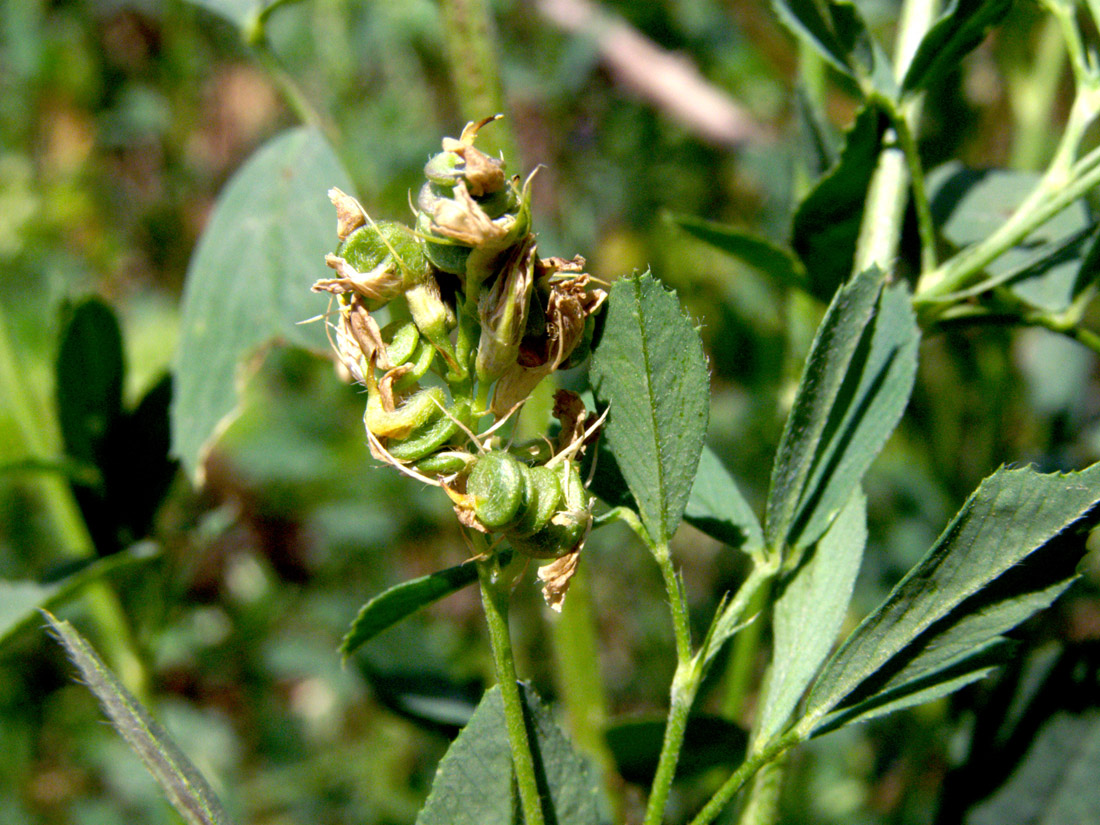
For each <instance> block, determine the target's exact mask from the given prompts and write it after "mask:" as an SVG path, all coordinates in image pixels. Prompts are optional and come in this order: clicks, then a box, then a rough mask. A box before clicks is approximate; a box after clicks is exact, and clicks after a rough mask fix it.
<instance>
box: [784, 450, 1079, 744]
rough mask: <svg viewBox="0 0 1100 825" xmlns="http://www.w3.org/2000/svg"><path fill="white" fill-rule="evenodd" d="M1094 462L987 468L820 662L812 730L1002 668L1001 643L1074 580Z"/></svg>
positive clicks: (810, 706) (811, 704)
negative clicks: (1038, 468) (904, 570)
mask: <svg viewBox="0 0 1100 825" xmlns="http://www.w3.org/2000/svg"><path fill="white" fill-rule="evenodd" d="M1097 503H1100V464H1094V465H1092V466H1091V467H1089V468H1088V469H1087V470H1084V471H1082V472H1080V473H1070V474H1065V475H1062V474H1056V473H1055V474H1050V475H1043V474H1041V473H1036V472H1035V471H1033V470H1030V469H1022V470H1004V469H1002V470H998V471H997V472H996V473H994V474H993V475H992V476H990V477H989V478H987V479H986V480H985V481H983V482H982V484H981V485H980V486H979V487H978V489H977V490H976V491H975V492H974V493H973V494H972V495H971V497H970V498H969V499H968V500H967V502H966V504H965V505H964V506H963V508H962V510H961V511H960V512H959V513H958V515H956V516H955V518H954V520H953V521H952V522H951V524H950V525H948V527H947V529H946V530H945V531H944V532H943V534H942V535H941V536H940V538H939V540H938V541H937V542H936V544H935V546H934V547H933V548H932V549H931V550H930V551H929V553H928V555H927V556H925V557H924V559H923V560H922V561H921V562H920V563H919V564H918V565H917V566H916V567H915V568H913V570H911V571H910V572H909V573H908V574H907V575H906V576H905V578H904V579H902V581H901V582H900V583H899V584H898V586H897V587H895V588H894V590H893V592H892V593H891V594H890V595H889V596H888V597H887V599H886V601H885V602H883V604H882V605H881V606H879V608H878V609H877V610H875V611H874V612H873V613H872V614H871V615H870V616H868V617H867V618H866V619H865V620H864V621H863V622H862V623H861V624H860V626H859V627H858V628H856V630H855V631H854V632H853V633H852V635H851V636H849V637H848V639H847V641H846V642H845V643H844V645H843V646H842V647H841V648H840V650H839V651H837V653H836V654H835V655H834V656H833V657H832V659H830V660H829V662H828V663H827V664H826V666H825V669H824V670H823V671H822V673H821V675H820V676H819V677H818V679H817V682H816V683H815V684H814V686H813V688H812V690H811V692H810V695H809V698H808V700H807V712H806V717H805V719H804V720H803V723H800V724H806V725H808V727H809V729H810V730H812V731H813V732H814V733H821V732H824V731H825V730H830V729H832V728H835V727H838V726H840V725H842V724H847V723H848V722H850V721H853V720H855V719H858V718H868V717H870V716H877V715H881V714H883V713H887V712H890V711H892V710H896V709H898V708H902V707H906V706H908V705H912V704H915V703H917V702H921V701H927V700H929V699H932V698H936V697H938V696H942V695H945V694H946V693H949V692H951V691H953V690H956V689H957V688H959V687H961V686H963V685H965V684H967V683H968V682H972V681H974V680H975V679H978V678H981V677H982V676H983V675H985V674H986V673H987V672H988V671H989V669H990V668H991V667H993V666H994V665H996V664H997V663H998V662H999V661H1002V660H1003V657H1004V655H1005V646H1006V644H1007V642H1006V640H1005V639H1004V637H1003V636H1002V635H1001V634H1003V633H1005V632H1007V631H1008V630H1010V629H1011V628H1013V627H1015V626H1016V625H1017V624H1019V623H1020V622H1022V621H1024V620H1025V619H1027V618H1028V617H1029V616H1031V615H1033V614H1034V613H1036V612H1038V611H1039V610H1041V609H1043V608H1044V607H1046V606H1047V605H1049V604H1050V603H1051V602H1052V601H1053V600H1054V599H1055V598H1057V597H1058V595H1059V594H1060V593H1061V592H1062V591H1063V590H1065V588H1066V587H1068V586H1069V584H1070V583H1071V582H1072V580H1073V578H1074V577H1075V575H1076V574H1075V568H1076V565H1077V563H1078V562H1079V560H1080V559H1081V556H1082V555H1083V553H1084V545H1085V538H1084V536H1081V535H1078V534H1077V533H1076V532H1075V531H1073V530H1071V528H1073V527H1074V526H1075V525H1078V524H1080V525H1081V526H1084V527H1088V526H1090V525H1091V524H1092V523H1093V522H1094V521H1095V520H1096V514H1095V508H1096V505H1097Z"/></svg>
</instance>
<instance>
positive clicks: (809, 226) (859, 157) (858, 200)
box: [791, 106, 886, 301]
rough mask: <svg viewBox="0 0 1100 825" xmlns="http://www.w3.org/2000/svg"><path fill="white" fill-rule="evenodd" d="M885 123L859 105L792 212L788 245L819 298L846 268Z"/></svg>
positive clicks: (870, 109) (826, 295) (852, 255)
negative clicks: (833, 157)
mask: <svg viewBox="0 0 1100 825" xmlns="http://www.w3.org/2000/svg"><path fill="white" fill-rule="evenodd" d="M885 127H886V118H885V117H883V116H882V114H881V113H880V112H879V111H878V109H876V108H874V107H870V106H868V107H865V108H863V109H861V110H860V112H859V114H858V115H857V116H856V119H855V122H854V123H853V124H852V126H851V128H850V129H849V130H848V132H847V134H846V136H845V144H844V148H843V149H842V150H841V153H840V159H839V160H838V161H837V163H836V164H835V165H834V166H833V167H832V169H830V170H829V172H828V174H826V175H825V176H824V177H823V178H821V179H820V180H819V181H818V182H817V184H816V185H815V186H814V188H813V189H812V190H811V191H810V193H809V194H808V195H807V196H806V197H805V199H803V201H802V203H801V204H799V206H798V209H797V210H796V211H795V215H794V221H793V224H792V227H791V245H792V246H793V247H794V251H795V252H797V253H798V255H799V257H800V258H801V259H802V264H803V266H804V267H805V269H806V271H807V272H808V273H809V287H808V291H809V292H810V294H811V295H813V296H814V297H816V298H819V299H820V300H822V301H828V300H829V299H830V298H831V297H832V295H833V293H834V292H836V290H837V288H838V287H839V286H840V285H841V284H842V283H844V281H845V280H847V278H848V276H849V274H850V273H851V271H852V262H853V260H854V259H855V252H856V240H857V238H858V237H859V230H860V226H861V224H862V222H863V205H864V203H865V202H866V200H867V189H868V187H869V186H870V185H871V176H872V175H873V174H874V171H875V165H876V163H877V160H878V155H879V150H880V149H881V148H882V135H883V133H884V129H885Z"/></svg>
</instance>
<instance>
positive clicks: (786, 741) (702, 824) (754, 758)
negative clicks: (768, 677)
mask: <svg viewBox="0 0 1100 825" xmlns="http://www.w3.org/2000/svg"><path fill="white" fill-rule="evenodd" d="M801 741H802V736H801V734H800V733H799V732H798V731H797V730H793V731H791V732H790V733H787V734H785V735H784V736H781V737H779V738H778V739H773V740H772V741H771V742H769V743H768V744H767V745H766V746H765V747H764V748H762V749H760V750H759V751H754V752H753V753H750V754H749V756H748V758H747V759H746V760H745V761H744V762H742V763H741V765H740V766H739V767H738V768H737V770H735V771H734V772H733V773H732V774H731V775H730V778H729V779H727V780H726V781H725V782H724V783H723V784H722V787H721V788H719V789H718V792H717V793H715V794H714V796H712V797H711V798H710V801H709V802H707V804H706V805H704V806H703V809H702V810H701V811H699V813H698V814H697V815H696V817H695V819H693V820H691V823H690V825H710V823H711V822H713V821H714V820H715V819H717V818H718V815H719V814H721V813H722V811H723V810H725V807H726V805H728V804H729V803H730V801H731V800H732V799H733V798H734V796H736V795H737V792H738V791H740V790H741V788H742V787H744V785H745V783H746V782H748V781H749V780H750V779H751V778H752V777H753V776H755V775H756V772H757V771H759V770H760V769H761V768H763V767H764V766H765V765H767V764H769V763H771V762H774V761H775V760H776V759H778V758H779V757H780V756H781V755H783V754H784V753H786V752H787V751H788V750H790V749H791V748H792V747H794V746H795V745H797V744H798V743H799V742H801Z"/></svg>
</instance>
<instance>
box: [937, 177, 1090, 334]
mask: <svg viewBox="0 0 1100 825" xmlns="http://www.w3.org/2000/svg"><path fill="white" fill-rule="evenodd" d="M1038 182H1039V176H1038V175H1037V174H1034V173H1031V172H1019V171H1014V170H1007V169H995V170H985V171H977V170H973V169H966V168H964V167H963V166H961V165H960V164H958V163H949V164H945V165H944V166H942V167H940V168H938V169H936V170H935V172H933V173H932V174H931V175H929V180H928V185H929V191H930V193H931V194H930V198H931V205H932V212H933V216H934V217H935V219H936V222H937V223H938V224H940V225H941V226H942V227H943V234H944V237H945V238H946V239H947V240H949V241H950V242H951V243H953V244H954V245H955V246H957V247H960V248H962V247H966V246H969V245H971V244H974V243H978V242H979V241H982V240H984V239H985V238H987V237H988V236H989V235H990V233H992V232H993V231H994V230H995V229H997V228H998V227H999V226H1000V225H1001V224H1003V223H1004V222H1005V220H1006V219H1007V218H1008V217H1009V216H1010V215H1011V214H1012V213H1013V211H1015V209H1016V207H1017V206H1019V205H1020V203H1022V202H1023V200H1024V199H1025V198H1026V197H1027V196H1028V195H1029V194H1030V193H1031V191H1032V190H1033V189H1034V188H1035V186H1036V184H1037V183H1038ZM1097 237H1098V235H1097V230H1096V222H1095V221H1094V220H1093V218H1092V215H1091V212H1090V210H1089V208H1088V205H1087V204H1086V203H1085V202H1084V201H1083V200H1080V201H1077V202H1076V203H1074V204H1072V205H1071V206H1069V207H1068V208H1067V209H1064V210H1063V211H1062V212H1060V213H1058V214H1057V215H1055V216H1054V217H1053V218H1051V219H1050V220H1049V221H1047V222H1046V223H1044V224H1043V225H1042V226H1040V227H1039V228H1038V229H1036V230H1035V231H1034V232H1032V233H1031V234H1030V235H1028V237H1027V238H1026V239H1025V240H1024V242H1023V243H1021V244H1020V245H1018V246H1016V247H1015V248H1013V249H1010V250H1008V251H1007V252H1005V253H1004V254H1003V255H1001V256H1000V257H999V258H997V260H995V261H993V262H992V263H991V264H989V266H987V267H986V271H987V273H988V275H989V276H990V279H989V280H988V281H986V282H983V284H982V285H980V286H979V287H978V288H977V290H978V291H984V290H985V289H988V288H990V287H991V286H993V285H1001V284H1003V285H1004V286H1006V287H1008V288H1009V289H1011V290H1012V292H1013V293H1015V294H1016V295H1017V296H1018V297H1019V298H1022V299H1023V300H1024V301H1027V302H1028V303H1029V304H1031V305H1033V306H1036V307H1038V308H1040V309H1044V310H1047V311H1049V312H1061V311H1062V310H1064V309H1066V308H1067V307H1068V306H1069V305H1070V304H1071V303H1072V302H1073V300H1074V298H1075V297H1077V295H1078V294H1079V293H1080V292H1081V290H1082V289H1084V288H1085V287H1086V286H1087V285H1088V284H1090V283H1092V282H1093V281H1095V280H1096V276H1097V274H1098V272H1100V266H1098V264H1097V254H1098V250H1097ZM970 292H975V290H971V291H970Z"/></svg>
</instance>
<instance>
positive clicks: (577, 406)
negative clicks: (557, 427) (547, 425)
mask: <svg viewBox="0 0 1100 825" xmlns="http://www.w3.org/2000/svg"><path fill="white" fill-rule="evenodd" d="M554 418H556V419H558V421H560V422H561V432H560V433H559V434H558V449H557V451H558V452H561V451H562V450H564V449H567V448H568V447H570V446H571V445H573V444H574V443H576V442H577V441H583V440H584V437H585V436H584V431H585V427H586V426H587V423H588V420H587V419H588V416H587V411H586V410H585V408H584V402H583V401H582V400H581V397H580V396H579V395H577V394H576V393H575V392H570V391H569V390H558V391H557V392H556V393H554Z"/></svg>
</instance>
